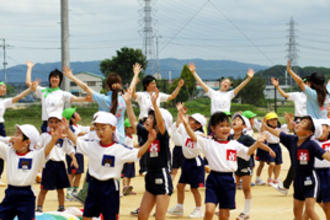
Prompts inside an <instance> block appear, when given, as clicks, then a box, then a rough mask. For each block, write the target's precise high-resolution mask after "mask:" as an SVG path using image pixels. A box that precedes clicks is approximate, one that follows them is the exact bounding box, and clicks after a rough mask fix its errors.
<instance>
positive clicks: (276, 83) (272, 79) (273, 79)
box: [270, 77, 279, 87]
mask: <svg viewBox="0 0 330 220" xmlns="http://www.w3.org/2000/svg"><path fill="white" fill-rule="evenodd" d="M270 80H271V81H272V84H273V86H275V87H277V86H278V84H279V80H277V79H275V78H274V77H272V78H270Z"/></svg>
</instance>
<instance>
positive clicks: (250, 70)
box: [234, 69, 254, 95]
mask: <svg viewBox="0 0 330 220" xmlns="http://www.w3.org/2000/svg"><path fill="white" fill-rule="evenodd" d="M246 75H247V78H246V79H245V80H244V81H243V82H241V84H239V85H238V86H237V87H236V88H235V89H234V94H235V95H237V94H238V93H239V92H240V91H241V90H242V89H243V88H244V87H245V86H246V85H247V84H248V83H249V82H250V81H251V79H252V78H253V76H254V70H253V69H249V70H248V72H247V73H246Z"/></svg>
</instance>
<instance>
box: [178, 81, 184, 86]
mask: <svg viewBox="0 0 330 220" xmlns="http://www.w3.org/2000/svg"><path fill="white" fill-rule="evenodd" d="M183 85H184V80H183V79H180V81H179V84H178V86H179V87H182V86H183Z"/></svg>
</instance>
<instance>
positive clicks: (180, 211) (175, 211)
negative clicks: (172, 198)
mask: <svg viewBox="0 0 330 220" xmlns="http://www.w3.org/2000/svg"><path fill="white" fill-rule="evenodd" d="M167 212H168V213H169V214H171V215H176V216H183V209H182V208H179V207H178V206H174V208H171V209H169V210H168V211H167Z"/></svg>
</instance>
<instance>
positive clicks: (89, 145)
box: [77, 138, 139, 181]
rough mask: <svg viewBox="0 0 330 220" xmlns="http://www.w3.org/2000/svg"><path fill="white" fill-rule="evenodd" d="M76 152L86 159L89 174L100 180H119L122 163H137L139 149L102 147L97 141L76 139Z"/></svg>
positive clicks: (114, 146) (115, 146) (116, 145)
mask: <svg viewBox="0 0 330 220" xmlns="http://www.w3.org/2000/svg"><path fill="white" fill-rule="evenodd" d="M77 152H79V153H83V154H85V155H86V156H87V157H88V161H89V163H88V172H89V174H90V175H91V176H92V177H94V178H96V179H98V180H100V181H104V180H108V179H119V178H120V175H121V171H122V169H123V165H124V163H127V162H134V161H137V160H138V159H139V158H138V152H139V149H136V148H130V147H126V146H123V145H121V144H117V143H113V144H110V145H108V146H102V145H101V144H100V142H99V141H96V140H95V139H94V140H87V139H83V138H78V139H77Z"/></svg>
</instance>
